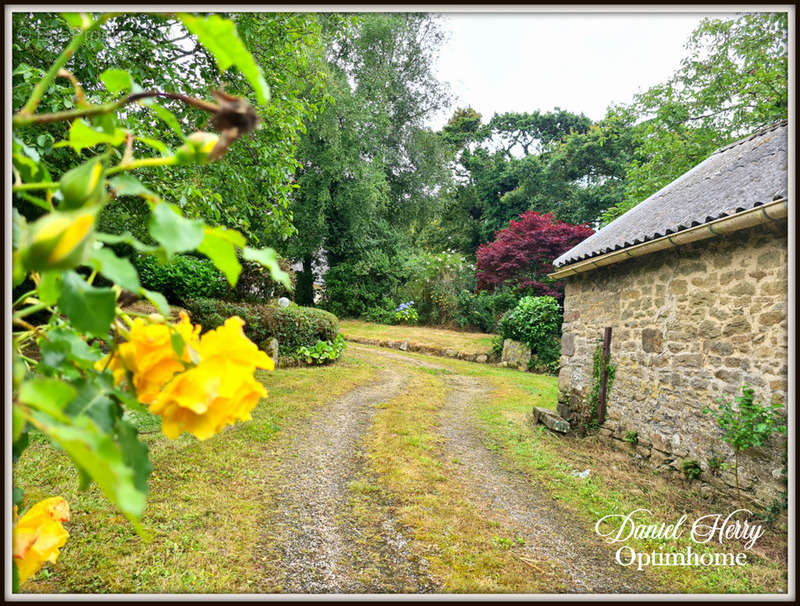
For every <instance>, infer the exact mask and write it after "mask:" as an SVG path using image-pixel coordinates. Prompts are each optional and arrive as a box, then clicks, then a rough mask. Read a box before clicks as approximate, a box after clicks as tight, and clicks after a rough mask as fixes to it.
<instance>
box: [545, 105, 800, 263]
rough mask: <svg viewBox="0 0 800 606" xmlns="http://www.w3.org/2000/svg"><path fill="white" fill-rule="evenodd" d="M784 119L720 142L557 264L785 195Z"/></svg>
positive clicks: (785, 124)
mask: <svg viewBox="0 0 800 606" xmlns="http://www.w3.org/2000/svg"><path fill="white" fill-rule="evenodd" d="M788 130H789V128H788V122H787V121H783V122H779V123H777V124H773V125H771V126H768V127H766V128H764V129H761V130H759V131H758V132H756V133H753V134H752V135H750V136H748V137H745V138H744V139H742V140H740V141H737V142H736V143H732V144H730V145H726V146H724V147H721V148H720V149H718V150H717V151H715V152H714V153H713V154H711V155H710V156H709V157H708V158H706V159H705V160H704V161H703V162H701V163H700V164H698V165H697V166H695V167H694V168H693V169H691V170H690V171H688V172H686V173H684V174H683V175H681V176H680V177H678V178H677V179H676V180H675V181H673V182H672V183H670V184H669V185H667V186H666V187H664V188H662V189H660V190H659V191H657V192H656V193H654V194H653V195H652V196H650V197H649V198H647V199H646V200H644V201H643V202H641V203H640V204H638V205H636V206H634V207H633V208H632V209H631V210H629V211H628V212H626V213H625V214H624V215H622V216H621V217H618V218H617V219H615V220H614V221H612V222H611V223H609V224H608V225H606V226H605V227H603V228H602V229H600V230H599V231H598V232H596V233H595V234H593V235H592V236H590V237H588V238H587V239H586V240H584V241H583V242H581V243H580V244H578V245H577V246H575V247H573V248H572V249H570V250H568V251H567V252H566V253H564V254H563V255H561V256H560V257H558V258H557V259H556V260H555V261H554V262H553V264H554V265H555V266H556V267H557V268H561V267H565V266H567V265H569V264H571V263H575V262H577V261H581V260H583V259H588V258H591V257H597V256H600V255H603V254H606V253H609V252H613V251H615V250H621V249H623V248H628V247H630V246H633V245H635V244H641V243H642V242H647V241H649V240H654V239H656V238H661V237H663V236H665V235H670V234H674V233H677V232H680V231H683V230H684V229H688V228H690V227H694V226H696V225H701V224H703V223H708V222H710V221H713V220H715V219H720V218H722V217H726V216H728V215H732V214H735V213H737V212H741V211H744V210H749V209H751V208H754V207H756V206H761V205H763V204H766V203H768V202H772V201H773V200H780V199H786V198H788V187H789V184H788V172H787V169H788V158H787V145H788V144H787V135H788Z"/></svg>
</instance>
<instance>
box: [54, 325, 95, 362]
mask: <svg viewBox="0 0 800 606" xmlns="http://www.w3.org/2000/svg"><path fill="white" fill-rule="evenodd" d="M48 337H49V339H50V341H51V342H53V343H57V342H61V341H63V342H64V343H66V344H67V345H68V347H69V353H68V354H67V358H68V359H69V360H73V361H75V362H78V363H79V364H81V366H91V365H92V363H94V362H96V361H97V360H99V359H100V358H102V357H103V354H102V353H100V351H99V350H98V349H95V348H92V347H89V345H87V344H86V341H84V340H83V339H81V338H80V337H79V336H78V335H77V334H75V333H74V332H72V331H71V330H68V329H67V328H54V329H52V330H51V331H50V332H49V333H48Z"/></svg>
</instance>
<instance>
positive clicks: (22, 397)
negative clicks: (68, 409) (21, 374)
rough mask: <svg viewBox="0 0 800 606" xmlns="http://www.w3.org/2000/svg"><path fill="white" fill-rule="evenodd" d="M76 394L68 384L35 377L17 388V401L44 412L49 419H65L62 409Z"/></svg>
mask: <svg viewBox="0 0 800 606" xmlns="http://www.w3.org/2000/svg"><path fill="white" fill-rule="evenodd" d="M76 394H77V392H76V391H75V388H74V387H73V386H72V385H70V384H69V383H65V382H64V381H59V380H58V379H50V378H46V377H36V378H35V379H31V380H30V381H25V382H24V383H23V384H22V385H21V386H20V388H19V401H20V402H22V403H23V404H27V405H28V406H30V407H31V408H35V409H37V410H41V411H43V412H46V413H47V414H48V415H50V416H51V417H54V418H57V419H66V416H65V415H64V407H65V406H66V405H67V402H69V401H70V400H72V399H73V398H74V397H75V395H76Z"/></svg>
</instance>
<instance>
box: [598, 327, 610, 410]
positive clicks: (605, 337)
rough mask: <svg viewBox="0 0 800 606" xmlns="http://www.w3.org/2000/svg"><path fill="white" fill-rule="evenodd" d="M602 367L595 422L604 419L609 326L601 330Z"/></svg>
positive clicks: (608, 355)
mask: <svg viewBox="0 0 800 606" xmlns="http://www.w3.org/2000/svg"><path fill="white" fill-rule="evenodd" d="M601 358H602V361H603V368H602V371H601V373H600V395H599V396H598V398H597V424H598V425H602V424H603V423H604V422H605V420H606V385H607V383H608V368H607V367H608V360H609V359H610V358H611V327H610V326H607V327H606V329H605V331H603V351H602V353H601Z"/></svg>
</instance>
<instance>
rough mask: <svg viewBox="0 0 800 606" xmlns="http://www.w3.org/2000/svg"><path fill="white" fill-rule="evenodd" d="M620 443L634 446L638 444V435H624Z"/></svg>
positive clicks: (630, 432)
mask: <svg viewBox="0 0 800 606" xmlns="http://www.w3.org/2000/svg"><path fill="white" fill-rule="evenodd" d="M622 441H623V442H627V443H628V444H633V445H634V446H636V445H637V444H638V443H639V433H638V432H636V431H629V432H628V433H626V434H625V437H624V438H622Z"/></svg>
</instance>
